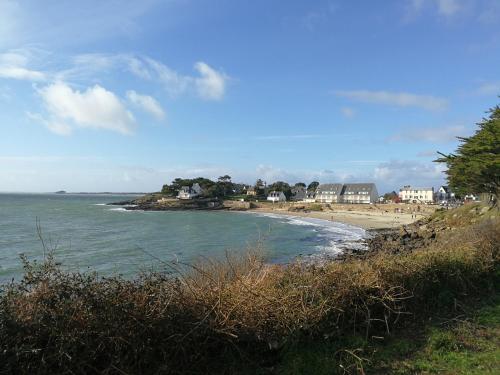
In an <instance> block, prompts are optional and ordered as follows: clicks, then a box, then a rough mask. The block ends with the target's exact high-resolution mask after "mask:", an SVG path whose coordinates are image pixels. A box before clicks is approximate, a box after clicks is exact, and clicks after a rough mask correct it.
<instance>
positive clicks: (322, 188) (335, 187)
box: [316, 184, 342, 194]
mask: <svg viewBox="0 0 500 375" xmlns="http://www.w3.org/2000/svg"><path fill="white" fill-rule="evenodd" d="M326 191H331V192H333V193H335V194H340V192H341V191H342V184H321V185H319V186H318V188H317V189H316V193H317V194H321V193H322V192H326Z"/></svg>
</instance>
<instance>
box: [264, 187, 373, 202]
mask: <svg viewBox="0 0 500 375" xmlns="http://www.w3.org/2000/svg"><path fill="white" fill-rule="evenodd" d="M280 193H281V194H280ZM267 200H269V201H272V202H281V201H284V200H286V197H285V195H284V194H283V193H282V192H277V191H272V192H270V193H269V195H268V197H267ZM291 200H293V201H296V202H301V201H302V202H310V203H313V202H314V203H352V204H359V203H365V204H367V203H376V202H377V200H378V192H377V187H376V186H375V184H373V183H356V184H321V185H319V186H318V187H317V188H316V190H315V191H307V190H306V188H305V187H294V188H293V189H292V197H291Z"/></svg>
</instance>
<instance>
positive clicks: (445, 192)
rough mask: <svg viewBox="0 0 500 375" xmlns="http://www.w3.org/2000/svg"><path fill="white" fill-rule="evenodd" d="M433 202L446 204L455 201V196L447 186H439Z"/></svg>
mask: <svg viewBox="0 0 500 375" xmlns="http://www.w3.org/2000/svg"><path fill="white" fill-rule="evenodd" d="M435 200H436V201H437V202H438V203H448V202H450V201H453V200H455V194H454V193H453V192H452V191H451V189H450V187H449V186H441V187H440V188H439V189H438V191H437V193H436V199H435Z"/></svg>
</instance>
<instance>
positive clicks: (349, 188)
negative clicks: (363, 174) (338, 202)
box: [343, 182, 377, 194]
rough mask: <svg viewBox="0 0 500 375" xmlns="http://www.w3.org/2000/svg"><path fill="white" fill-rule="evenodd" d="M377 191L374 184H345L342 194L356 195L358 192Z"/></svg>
mask: <svg viewBox="0 0 500 375" xmlns="http://www.w3.org/2000/svg"><path fill="white" fill-rule="evenodd" d="M374 190H375V191H377V187H376V186H375V184H374V183H372V182H371V183H359V184H345V185H344V190H343V193H344V194H345V193H358V192H360V191H368V192H371V191H374Z"/></svg>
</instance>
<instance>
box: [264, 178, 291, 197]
mask: <svg viewBox="0 0 500 375" xmlns="http://www.w3.org/2000/svg"><path fill="white" fill-rule="evenodd" d="M269 190H271V191H282V192H283V194H285V196H286V199H290V197H291V196H292V189H291V188H290V185H289V184H287V183H286V182H283V181H277V182H275V183H273V184H271V185H269Z"/></svg>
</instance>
